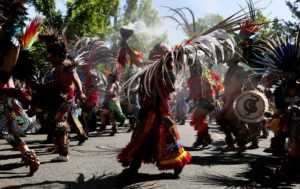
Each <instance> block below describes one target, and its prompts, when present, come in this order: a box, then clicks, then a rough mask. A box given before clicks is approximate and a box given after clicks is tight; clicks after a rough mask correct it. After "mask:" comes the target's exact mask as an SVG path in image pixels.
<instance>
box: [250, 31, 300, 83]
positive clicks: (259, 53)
mask: <svg viewBox="0 0 300 189" xmlns="http://www.w3.org/2000/svg"><path fill="white" fill-rule="evenodd" d="M299 47H300V40H299V31H298V32H297V33H296V34H295V35H290V36H286V37H283V36H277V37H276V36H275V37H273V38H272V39H271V38H270V39H260V40H257V41H255V43H254V44H253V45H252V49H253V51H252V54H251V56H250V57H249V58H248V60H247V61H248V62H249V63H250V65H251V66H252V67H253V68H254V69H257V70H259V71H261V72H262V73H266V74H270V75H272V74H273V75H274V74H275V75H277V76H279V77H280V78H283V79H284V78H297V77H299V74H300V49H299Z"/></svg>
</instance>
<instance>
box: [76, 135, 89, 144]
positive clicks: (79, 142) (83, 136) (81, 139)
mask: <svg viewBox="0 0 300 189" xmlns="http://www.w3.org/2000/svg"><path fill="white" fill-rule="evenodd" d="M87 139H88V137H87V136H86V135H82V136H80V137H79V139H78V145H79V146H80V145H82V144H83V143H84V142H85V141H86V140H87Z"/></svg>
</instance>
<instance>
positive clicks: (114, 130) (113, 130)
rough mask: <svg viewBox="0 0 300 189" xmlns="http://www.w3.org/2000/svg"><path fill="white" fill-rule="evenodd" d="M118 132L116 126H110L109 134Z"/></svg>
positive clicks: (112, 134)
mask: <svg viewBox="0 0 300 189" xmlns="http://www.w3.org/2000/svg"><path fill="white" fill-rule="evenodd" d="M117 132H118V129H117V126H116V125H113V126H112V128H111V133H110V136H114V135H115V134H116V133H117Z"/></svg>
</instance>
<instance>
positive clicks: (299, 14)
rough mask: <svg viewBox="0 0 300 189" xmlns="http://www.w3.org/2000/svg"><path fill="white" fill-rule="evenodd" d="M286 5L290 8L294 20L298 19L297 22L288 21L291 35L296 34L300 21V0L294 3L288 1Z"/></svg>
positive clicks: (287, 25) (288, 29)
mask: <svg viewBox="0 0 300 189" xmlns="http://www.w3.org/2000/svg"><path fill="white" fill-rule="evenodd" d="M286 5H287V6H288V7H289V9H290V11H291V12H292V16H293V18H294V19H296V21H295V22H292V21H286V22H285V25H286V29H287V31H288V32H289V33H294V32H296V31H297V30H298V29H299V21H300V10H299V5H300V0H294V1H291V0H289V1H286Z"/></svg>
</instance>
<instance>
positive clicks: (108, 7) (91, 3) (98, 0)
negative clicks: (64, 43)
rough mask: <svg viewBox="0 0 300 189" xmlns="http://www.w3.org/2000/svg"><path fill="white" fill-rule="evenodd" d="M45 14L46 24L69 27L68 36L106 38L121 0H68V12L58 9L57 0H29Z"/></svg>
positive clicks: (59, 27) (61, 27) (58, 27)
mask: <svg viewBox="0 0 300 189" xmlns="http://www.w3.org/2000/svg"><path fill="white" fill-rule="evenodd" d="M28 2H29V3H30V4H31V5H33V6H34V7H35V9H36V10H37V11H39V12H41V13H42V14H43V15H44V16H45V21H44V23H45V25H50V26H53V27H55V28H57V29H63V28H65V27H67V30H66V32H67V33H66V34H67V36H68V37H70V38H73V37H74V36H99V37H102V38H105V37H106V36H107V35H108V34H109V32H111V31H112V24H111V17H113V16H115V15H116V14H117V11H118V7H119V4H120V0H68V1H67V14H66V16H65V17H63V16H62V14H61V12H59V11H57V10H56V6H55V5H56V4H55V0H29V1H28Z"/></svg>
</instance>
